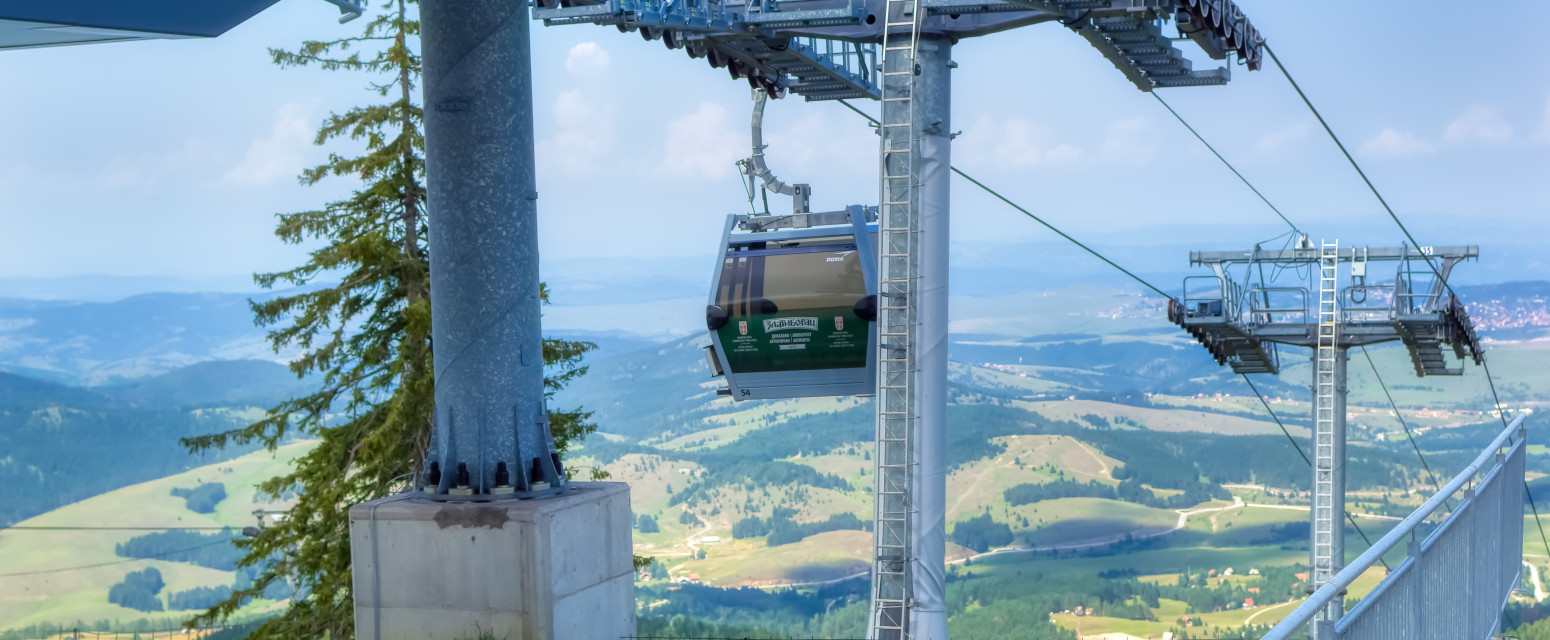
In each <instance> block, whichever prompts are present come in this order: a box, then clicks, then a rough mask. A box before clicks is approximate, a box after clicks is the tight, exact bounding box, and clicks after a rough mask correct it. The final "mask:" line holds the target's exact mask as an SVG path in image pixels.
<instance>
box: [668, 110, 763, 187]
mask: <svg viewBox="0 0 1550 640" xmlns="http://www.w3.org/2000/svg"><path fill="white" fill-rule="evenodd" d="M747 146H748V134H747V133H746V132H743V131H739V130H737V129H735V128H734V127H733V126H732V119H731V117H730V116H729V115H728V114H727V110H726V109H725V108H723V107H722V106H721V105H718V104H715V103H711V102H701V103H700V106H699V108H698V109H696V110H695V112H694V113H691V114H689V115H686V116H684V117H682V118H679V119H677V120H674V121H672V122H670V123H668V125H667V141H666V142H665V143H663V145H662V151H663V154H662V165H661V167H662V171H663V172H664V173H666V174H667V175H669V176H673V177H678V178H724V177H727V176H730V175H732V172H733V167H732V163H734V162H736V161H737V159H738V158H741V157H743V156H744V155H746V154H747V153H748V148H747Z"/></svg>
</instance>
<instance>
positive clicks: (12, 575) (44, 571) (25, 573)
mask: <svg viewBox="0 0 1550 640" xmlns="http://www.w3.org/2000/svg"><path fill="white" fill-rule="evenodd" d="M236 539H237V538H230V539H225V540H216V541H214V542H206V543H204V544H201V545H198V546H194V547H189V548H187V549H178V550H175V551H168V552H165V553H156V554H151V555H148V556H145V557H143V558H128V559H125V560H115V561H112V562H99V563H97V564H87V565H81V566H79V567H64V568H62V569H42V570H38V571H17V572H14V573H0V578H16V577H20V576H39V575H45V574H49V573H63V572H66V571H80V570H82V569H96V568H98V567H110V566H113V565H119V564H129V563H131V562H141V561H145V560H158V559H161V558H166V557H168V556H175V555H177V554H180V553H188V552H190V551H197V550H199V549H203V548H205V547H211V546H215V545H218V544H226V543H228V542H232V541H233V540H236Z"/></svg>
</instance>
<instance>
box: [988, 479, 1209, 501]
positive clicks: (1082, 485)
mask: <svg viewBox="0 0 1550 640" xmlns="http://www.w3.org/2000/svg"><path fill="white" fill-rule="evenodd" d="M1004 495H1005V497H1006V501H1007V503H1008V504H1010V505H1012V506H1014V507H1016V506H1020V505H1025V504H1032V503H1035V502H1041V501H1044V500H1056V499H1059V498H1104V499H1107V500H1123V501H1125V502H1134V503H1136V504H1140V505H1146V506H1148V507H1154V508H1158V509H1183V508H1185V507H1193V506H1195V505H1197V504H1200V503H1202V502H1207V501H1210V500H1231V499H1232V494H1231V493H1228V491H1227V490H1226V489H1223V488H1221V487H1219V486H1214V485H1208V484H1205V483H1199V482H1197V483H1195V485H1194V486H1192V487H1190V488H1188V489H1185V490H1184V493H1176V494H1174V495H1171V496H1168V497H1166V498H1164V497H1159V496H1158V495H1157V494H1156V493H1153V492H1152V490H1151V489H1148V488H1146V487H1145V486H1143V485H1142V484H1141V483H1140V482H1139V481H1137V480H1135V479H1134V478H1131V479H1127V480H1125V481H1123V482H1121V483H1119V486H1118V487H1113V486H1109V485H1106V484H1103V483H1101V482H1097V481H1095V480H1088V481H1087V482H1074V481H1071V480H1057V481H1055V482H1045V483H1041V484H1020V485H1017V486H1015V487H1012V488H1010V489H1007V490H1006V491H1005V493H1004Z"/></svg>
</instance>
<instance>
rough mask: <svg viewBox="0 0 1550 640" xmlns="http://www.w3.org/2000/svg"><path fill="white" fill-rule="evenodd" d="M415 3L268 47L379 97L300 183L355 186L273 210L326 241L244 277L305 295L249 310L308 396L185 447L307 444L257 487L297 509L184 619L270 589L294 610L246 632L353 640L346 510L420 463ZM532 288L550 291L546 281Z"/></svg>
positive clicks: (292, 237)
mask: <svg viewBox="0 0 1550 640" xmlns="http://www.w3.org/2000/svg"><path fill="white" fill-rule="evenodd" d="M412 4H414V2H413V0H387V1H386V2H383V3H382V4H381V5H380V6H379V7H378V13H377V14H376V15H374V16H372V17H371V19H369V20H367V21H365V26H364V28H363V31H362V33H361V35H359V36H356V37H350V38H340V39H337V40H329V41H307V42H303V43H302V45H301V47H300V48H298V49H296V50H294V51H288V50H279V49H271V50H270V55H271V57H272V58H273V60H274V62H275V64H277V65H279V66H281V67H308V66H312V67H318V68H321V69H325V70H330V71H340V72H346V73H354V74H361V75H364V76H367V77H369V78H371V80H369V81H368V82H369V87H370V90H371V92H372V94H374V96H375V98H374V100H373V101H374V102H377V103H376V104H369V105H366V106H359V107H355V108H353V109H350V110H348V111H346V112H344V113H336V114H331V115H330V116H329V117H328V118H327V119H325V120H324V122H323V124H322V126H321V128H320V129H319V130H318V133H317V136H316V138H315V140H314V142H315V143H316V144H318V145H320V146H332V147H333V148H335V149H341V148H342V149H354V150H360V149H362V148H364V150H363V151H360V152H359V155H349V154H348V153H347V152H346V151H334V152H332V153H331V154H330V155H329V157H328V160H327V162H325V163H323V164H320V165H318V166H316V167H312V168H310V169H307V170H305V171H303V173H302V174H301V176H300V178H299V179H300V182H301V183H302V184H304V185H314V184H317V183H319V182H321V181H323V180H326V179H330V178H333V179H349V180H358V181H359V183H360V184H359V187H358V188H356V189H354V191H353V193H352V194H351V195H350V197H348V198H346V199H343V200H340V201H337V202H330V203H328V204H326V205H325V206H324V208H323V209H321V210H317V211H303V212H299V213H285V214H280V215H278V216H277V217H278V219H279V223H278V226H277V228H276V230H275V234H276V235H277V236H278V237H279V238H280V239H281V240H282V241H284V242H287V243H291V244H302V243H319V244H320V245H321V246H320V247H319V248H317V249H316V250H314V251H312V252H311V253H310V254H309V256H308V259H307V260H306V262H305V263H304V264H302V265H301V266H298V267H296V268H294V269H290V270H288V271H281V272H277V273H264V274H257V275H255V276H254V279H255V281H256V282H257V283H258V284H259V285H261V286H263V287H265V288H274V287H276V286H280V287H283V288H292V287H295V288H299V289H300V290H301V291H302V292H300V293H287V294H285V295H280V296H279V297H275V298H271V299H268V300H263V301H255V302H251V303H250V304H251V306H252V308H253V312H254V316H255V321H256V322H257V323H258V324H259V325H261V326H265V327H268V328H269V329H270V330H269V333H268V340H269V342H270V344H271V345H272V346H273V347H274V349H275V350H276V351H277V352H278V351H281V350H287V349H292V350H299V351H300V356H299V357H298V358H296V359H295V360H294V361H293V362H292V363H291V371H293V372H294V373H295V374H296V375H297V376H298V377H309V376H310V377H313V378H315V379H318V380H319V381H320V384H319V387H318V389H317V391H315V392H313V393H311V394H308V395H304V396H301V397H297V398H292V399H290V400H287V401H285V402H282V403H280V404H278V405H276V406H275V407H273V408H271V409H270V410H269V411H268V412H267V414H266V415H265V416H264V417H263V418H262V419H261V420H258V421H257V422H254V423H252V424H250V425H247V426H246V427H243V428H240V429H236V430H232V431H228V432H223V433H217V434H213V435H208V436H201V437H196V438H188V439H185V440H184V441H183V444H184V445H185V446H186V447H188V448H189V450H190V451H192V452H202V451H204V450H207V449H211V448H221V447H225V446H227V445H231V444H246V443H250V442H258V443H261V444H263V445H265V446H266V447H268V448H269V450H271V451H273V450H274V449H276V448H277V447H279V446H280V445H281V444H283V443H286V442H289V441H294V440H296V439H303V438H304V439H311V440H316V441H317V444H316V445H315V446H314V447H313V448H311V449H310V451H309V452H308V453H306V454H305V455H304V456H303V457H301V458H300V459H298V460H297V462H296V464H295V466H294V467H293V468H292V469H290V470H289V471H288V472H286V473H284V474H282V475H280V476H277V477H274V478H271V479H269V480H267V481H265V482H264V483H263V484H261V485H260V491H261V492H262V494H263V495H266V496H268V497H272V498H274V499H289V500H293V503H292V506H291V507H290V509H289V510H288V512H287V517H286V518H285V519H284V520H282V521H280V522H278V523H277V524H275V525H273V526H270V527H267V528H264V529H262V530H261V532H260V533H259V535H257V536H256V537H254V538H252V539H248V540H240V541H238V542H237V543H236V544H237V545H238V547H239V548H241V549H242V550H243V551H244V552H245V556H244V557H243V559H242V560H241V561H240V562H239V563H238V566H239V567H256V568H258V569H259V571H258V575H257V577H256V578H255V579H254V580H253V581H252V583H251V584H250V585H249V586H247V587H246V588H243V589H238V590H236V591H234V592H233V593H232V595H231V597H230V598H228V599H226V600H225V601H224V602H221V603H219V604H217V605H215V606H213V607H211V608H210V609H209V610H207V611H205V612H203V613H201V614H199V615H198V616H196V617H194V618H193V619H191V620H189V621H188V622H187V623H186V625H188V626H191V627H192V626H194V625H210V624H214V623H217V622H219V621H221V620H225V619H228V618H230V617H231V616H232V614H234V613H235V612H237V610H238V609H240V608H241V606H242V604H243V603H244V602H245V601H248V600H250V599H254V598H259V597H262V594H264V593H265V592H266V591H269V592H270V593H273V592H274V591H275V589H271V587H276V588H278V589H291V590H294V591H293V592H294V593H295V594H297V595H295V596H294V597H293V599H292V602H291V604H290V609H289V610H288V611H287V612H286V613H285V614H284V615H281V616H279V617H276V618H273V619H271V620H269V621H268V622H267V623H265V624H264V625H262V626H261V627H259V628H258V629H257V630H255V631H254V632H253V634H252V635H251V636H250V637H252V638H255V639H276V640H294V639H298V638H325V637H326V638H330V639H331V640H340V639H343V638H351V637H354V611H353V602H352V597H351V592H350V543H349V540H350V538H349V517H348V508H349V507H350V505H353V504H356V503H359V502H362V501H365V500H371V499H374V498H380V497H383V496H385V495H388V494H389V493H390V492H391V491H392V490H393V489H394V488H395V487H396V486H398V485H401V484H403V483H404V482H407V481H408V480H409V479H410V478H411V477H412V475H411V474H413V473H414V472H415V471H416V470H417V468H418V467H419V466H420V465H421V464H422V462H423V460H424V459H425V456H426V449H427V446H428V443H429V441H430V435H431V415H432V404H433V400H434V379H433V377H432V373H433V372H432V359H431V308H430V284H429V283H430V280H429V261H428V260H429V258H428V255H427V243H426V234H427V233H428V232H429V226H430V225H432V224H434V215H433V214H432V213H431V212H429V211H428V210H427V206H426V205H427V203H426V200H425V159H424V150H425V139H424V136H423V133H422V129H421V125H422V123H423V112H422V111H421V107H420V105H418V104H416V102H415V94H416V92H415V85H416V83H417V82H418V81H419V77H420V57H419V55H418V53H417V50H418V47H417V46H416V44H417V43H416V39H417V38H418V35H419V22H418V21H417V20H416V19H415V16H414V14H412V13H411V11H410V9H411V7H409V6H406V5H412ZM335 279H337V280H338V282H337V283H331V282H332V281H333V280H335ZM540 295H541V297H542V298H543V299H544V300H545V301H547V300H548V291H547V289H543V288H541V289H540ZM595 347H596V345H593V344H591V343H588V342H571V341H562V340H545V341H544V344H543V355H544V360H545V363H546V364H548V365H549V369H548V371H549V374H548V375H546V377H545V379H544V383H545V387H546V390H547V391H548V392H549V394H551V395H552V394H553V393H554V391H556V390H558V389H560V388H562V387H564V386H565V385H566V384H567V383H568V382H570V381H571V380H574V379H575V378H576V377H577V376H580V375H582V374H584V373H585V372H586V367H585V366H583V365H582V364H581V359H582V357H583V355H584V354H585V353H586V352H588V351H590V350H592V349H594V348H595ZM590 415H591V414H590V413H589V412H585V411H581V410H580V409H576V410H572V411H564V412H554V411H551V412H550V414H549V420H550V427H551V429H552V430H553V432H554V442H555V446H556V447H558V448H559V449H560V450H561V451H564V450H565V449H566V448H567V447H568V446H569V445H570V444H572V443H575V442H579V441H580V440H581V439H582V438H583V437H585V436H586V435H587V434H589V433H591V432H592V431H594V430H595V429H596V426H595V425H593V424H591V423H590V422H589V417H590Z"/></svg>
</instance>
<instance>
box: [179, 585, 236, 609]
mask: <svg viewBox="0 0 1550 640" xmlns="http://www.w3.org/2000/svg"><path fill="white" fill-rule="evenodd" d="M230 597H231V587H194V588H192V589H189V590H187V591H174V592H172V593H169V594H167V610H168V611H193V610H195V609H209V608H210V607H213V606H215V605H218V604H220V603H221V602H223V601H225V600H226V599H227V598H230Z"/></svg>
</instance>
